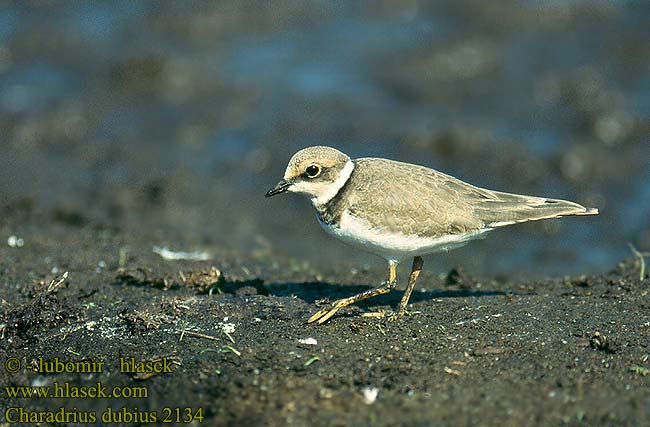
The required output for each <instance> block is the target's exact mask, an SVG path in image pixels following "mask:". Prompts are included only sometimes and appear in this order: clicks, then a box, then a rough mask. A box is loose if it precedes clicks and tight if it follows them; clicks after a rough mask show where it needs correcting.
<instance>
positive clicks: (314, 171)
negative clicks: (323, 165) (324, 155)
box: [305, 165, 320, 178]
mask: <svg viewBox="0 0 650 427" xmlns="http://www.w3.org/2000/svg"><path fill="white" fill-rule="evenodd" d="M305 173H306V174H307V176H308V177H309V178H316V177H317V176H318V175H320V166H318V165H309V166H307V169H305Z"/></svg>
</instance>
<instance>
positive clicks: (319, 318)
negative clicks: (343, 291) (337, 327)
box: [307, 298, 350, 325]
mask: <svg viewBox="0 0 650 427" xmlns="http://www.w3.org/2000/svg"><path fill="white" fill-rule="evenodd" d="M347 305H350V301H349V300H348V298H343V299H340V300H337V301H334V302H333V303H332V305H331V306H329V307H327V308H324V309H322V310H319V311H318V312H316V313H314V315H313V316H311V317H310V318H309V319H308V320H307V323H314V322H317V323H318V324H319V325H322V324H323V323H325V322H327V321H328V320H329V319H330V317H332V316H334V315H335V314H336V312H337V311H339V310H340V309H341V308H343V307H345V306H347Z"/></svg>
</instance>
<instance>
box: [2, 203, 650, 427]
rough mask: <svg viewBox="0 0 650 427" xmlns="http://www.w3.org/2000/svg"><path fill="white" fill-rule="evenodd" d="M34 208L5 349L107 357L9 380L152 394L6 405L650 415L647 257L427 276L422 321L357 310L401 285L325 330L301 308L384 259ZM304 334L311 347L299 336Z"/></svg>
mask: <svg viewBox="0 0 650 427" xmlns="http://www.w3.org/2000/svg"><path fill="white" fill-rule="evenodd" d="M31 217H32V219H31V220H28V221H27V222H26V223H24V224H23V225H21V227H20V231H21V232H22V235H23V236H24V237H25V240H26V242H28V243H27V244H26V245H25V246H24V247H22V248H11V247H8V246H6V245H4V246H3V247H1V248H0V256H1V259H2V270H1V281H2V287H1V288H0V289H1V292H2V295H0V296H1V298H2V311H1V313H2V317H1V324H2V341H1V342H2V347H1V349H0V359H1V360H5V359H7V358H9V357H16V358H18V359H19V360H20V361H21V363H22V366H23V367H25V366H30V365H31V366H35V365H36V364H37V363H38V362H37V361H38V359H39V358H44V359H46V360H53V359H54V358H55V357H58V358H59V359H60V360H63V361H77V360H88V359H94V360H101V361H104V362H105V363H106V368H105V369H104V371H103V372H102V373H95V374H86V373H70V374H66V373H63V374H39V373H35V372H31V371H29V370H26V369H24V368H23V369H22V370H21V371H20V372H19V373H17V374H11V375H10V374H8V373H7V372H5V371H4V370H3V372H2V377H1V381H2V384H3V385H5V386H18V385H20V386H26V385H40V386H47V385H53V383H54V382H58V383H59V384H61V383H64V382H66V381H68V382H70V384H73V385H78V386H83V385H86V386H92V385H94V384H96V383H97V382H101V383H102V385H105V386H108V387H112V386H116V385H120V386H123V385H136V386H145V387H146V388H147V389H148V392H149V397H148V398H146V399H130V400H129V399H127V400H120V399H35V398H32V399H28V398H12V399H8V398H7V396H6V394H5V393H3V397H2V406H3V407H24V408H26V409H28V410H31V411H37V410H39V411H43V410H49V411H55V410H58V409H59V408H61V407H66V408H69V409H70V410H72V409H73V408H76V409H74V410H75V411H78V412H80V411H96V412H97V414H101V413H102V412H103V411H105V410H106V409H107V408H109V407H110V408H113V409H114V410H115V411H119V410H120V409H121V408H123V407H126V408H129V411H131V412H132V413H133V412H138V411H139V413H141V414H143V413H148V412H149V411H157V414H158V416H159V417H160V416H161V415H160V414H161V410H162V408H164V407H169V406H177V407H182V408H184V407H191V408H194V409H198V408H202V410H203V416H204V417H205V419H204V420H203V424H204V425H237V426H247V425H251V426H253V425H278V426H279V425H296V426H304V425H312V426H331V425H341V426H343V425H368V426H370V425H372V426H394V425H450V426H451V425H453V426H459V425H493V426H522V425H568V426H579V425H594V426H642V425H648V421H649V420H650V413H649V409H648V408H650V405H649V402H650V389H649V388H648V385H649V381H650V376H648V375H647V374H648V369H650V346H649V344H650V339H649V338H650V310H649V308H650V305H649V302H648V301H649V297H648V292H649V291H650V280H649V279H648V277H647V273H646V278H645V279H644V280H643V281H641V280H639V269H640V263H639V260H638V259H637V260H634V259H628V260H625V261H623V262H621V263H620V264H619V265H617V266H613V267H614V268H613V270H612V271H611V272H610V273H607V274H603V275H595V276H589V275H585V276H578V277H559V278H549V279H543V280H537V281H519V280H517V281H512V280H509V279H507V278H500V279H499V280H495V279H492V278H489V277H486V278H479V277H472V276H471V274H470V273H469V272H466V271H463V270H462V269H455V270H452V271H451V272H450V273H449V275H447V277H435V276H434V275H433V274H431V273H427V272H425V273H424V274H423V275H422V277H421V280H420V282H419V286H418V290H416V292H415V293H414V295H413V298H412V304H411V306H410V309H411V311H412V313H411V315H410V316H406V317H405V318H403V319H401V320H400V321H398V322H387V321H385V320H382V319H376V318H368V317H363V316H362V314H363V313H366V312H371V311H377V310H380V309H385V310H390V309H392V308H395V307H396V304H397V303H398V301H399V298H400V296H401V292H400V291H394V292H393V293H391V294H389V295H387V296H385V297H380V298H376V299H374V300H370V301H368V302H367V303H365V304H361V305H359V306H353V307H350V308H347V309H344V310H342V311H341V312H340V313H339V314H337V315H336V316H335V317H334V318H333V319H331V320H330V321H329V322H328V323H326V324H325V325H322V326H313V325H307V324H306V319H307V318H308V317H309V316H310V314H311V313H313V312H315V311H316V310H317V309H318V308H319V307H322V306H323V305H324V304H325V303H326V300H327V299H330V300H332V299H335V298H339V297H342V296H347V295H351V294H353V293H356V292H359V291H360V290H364V289H367V288H368V287H370V286H374V285H376V284H377V283H379V282H380V281H381V280H382V279H383V275H384V271H383V270H382V268H381V264H379V263H378V264H377V267H376V268H372V269H371V270H369V271H360V272H359V271H352V272H341V273H340V274H335V275H318V274H316V275H315V274H313V273H312V272H307V271H302V270H301V269H300V268H299V267H296V266H291V265H289V263H288V262H287V261H285V260H283V259H274V258H272V257H268V256H266V258H263V259H262V258H260V257H248V258H247V257H239V256H237V257H235V256H232V257H221V258H218V259H215V260H213V261H211V262H210V261H206V262H188V261H166V260H163V259H162V258H161V257H160V256H159V255H157V254H155V253H153V252H152V251H151V247H150V246H149V245H148V244H147V242H145V241H141V240H138V238H137V237H136V236H132V235H126V234H124V233H120V232H118V231H115V230H110V229H104V228H102V227H98V226H93V225H92V224H89V225H85V226H83V227H81V228H79V227H76V226H71V225H60V224H57V223H53V222H49V220H48V218H47V217H46V216H40V215H38V214H36V215H31ZM21 218H24V217H20V218H14V219H21ZM8 222H10V223H11V222H12V220H11V218H10V219H9V221H8ZM5 228H6V226H5ZM14 229H15V228H14ZM46 230H47V234H44V233H43V232H44V231H46ZM2 231H3V232H5V231H6V230H5V229H3V230H2ZM126 247H128V248H129V250H128V255H126V256H124V250H125V249H124V248H126ZM121 252H122V256H121V258H122V259H121V262H122V264H123V265H121V266H120V265H119V263H120V253H121ZM100 261H103V263H100ZM100 265H101V266H100ZM425 267H426V264H425ZM53 269H54V271H55V272H56V273H53V272H52V271H53ZM64 271H67V272H69V276H68V278H67V280H65V281H63V282H61V283H59V284H58V285H57V282H58V281H60V279H61V274H62V273H63V272H64ZM405 274H406V272H405V271H401V277H403V276H404V275H405ZM57 279H59V280H57ZM228 324H230V325H228ZM224 328H225V329H224ZM228 335H229V336H228ZM230 338H232V340H231V339H230ZM307 338H313V339H314V340H316V344H308V343H301V342H300V341H299V340H305V339H307ZM120 357H134V358H136V359H137V360H143V361H146V360H156V359H160V358H162V357H167V358H168V360H169V361H170V363H172V366H173V367H174V372H173V373H162V374H159V375H137V374H136V375H133V374H126V373H121V372H119V370H118V361H119V358H120ZM373 390H374V391H375V392H376V400H374V401H373V396H372V394H373ZM159 421H160V418H159ZM195 423H196V422H195ZM136 424H137V423H136ZM145 424H146V423H145Z"/></svg>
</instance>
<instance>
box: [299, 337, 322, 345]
mask: <svg viewBox="0 0 650 427" xmlns="http://www.w3.org/2000/svg"><path fill="white" fill-rule="evenodd" d="M298 342H299V343H300V344H306V345H318V341H316V339H314V338H312V337H309V338H300V339H299V340H298Z"/></svg>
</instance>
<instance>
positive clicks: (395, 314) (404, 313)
mask: <svg viewBox="0 0 650 427" xmlns="http://www.w3.org/2000/svg"><path fill="white" fill-rule="evenodd" d="M416 314H420V312H419V311H408V310H407V309H406V308H401V309H399V310H397V311H394V312H392V313H391V314H389V315H388V316H386V320H388V321H389V322H394V321H396V320H399V319H401V318H402V317H404V316H414V315H416Z"/></svg>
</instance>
